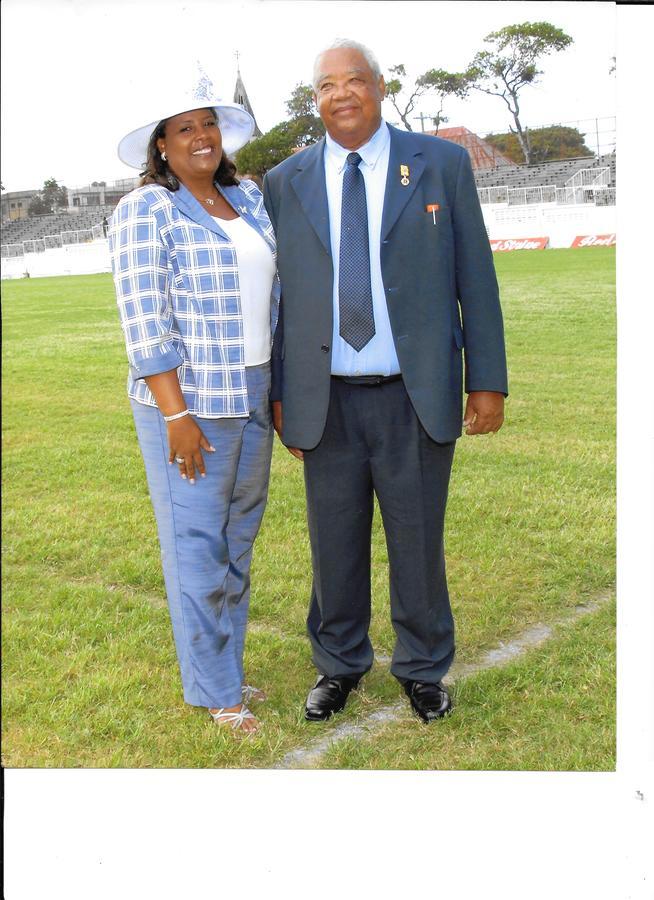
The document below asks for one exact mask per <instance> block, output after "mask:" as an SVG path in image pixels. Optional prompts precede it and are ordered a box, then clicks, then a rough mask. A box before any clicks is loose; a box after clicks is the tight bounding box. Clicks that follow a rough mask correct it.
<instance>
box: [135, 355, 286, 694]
mask: <svg viewBox="0 0 654 900" xmlns="http://www.w3.org/2000/svg"><path fill="white" fill-rule="evenodd" d="M247 381H248V401H249V407H250V415H249V416H248V417H241V418H223V419H197V420H196V421H197V423H198V425H199V426H200V428H201V429H202V431H203V432H204V434H205V436H206V437H207V439H208V440H209V442H210V443H211V445H212V446H213V447H215V448H216V452H215V453H208V452H205V451H202V452H203V456H204V461H205V466H206V473H207V474H206V478H201V477H200V476H199V475H197V474H196V479H195V484H190V483H189V482H188V480H184V479H182V478H181V476H180V474H179V469H178V467H177V466H176V465H174V464H173V465H172V466H171V465H169V464H168V455H169V453H168V439H167V433H166V424H165V422H164V421H163V418H162V416H161V414H160V412H159V410H158V409H156V408H155V407H152V406H145V405H144V404H142V403H137V402H136V401H134V400H132V410H133V414H134V422H135V424H136V433H137V435H138V440H139V445H140V447H141V453H142V454H143V461H144V463H145V471H146V475H147V479H148V487H149V490H150V497H151V499H152V505H153V507H154V513H155V517H156V520H157V529H158V532H159V543H160V546H161V560H162V563H163V574H164V581H165V584H166V593H167V595H168V607H169V610H170V617H171V620H172V626H173V636H174V639H175V647H176V650H177V657H178V660H179V667H180V671H181V675H182V685H183V688H184V700H185V701H186V702H187V703H190V704H192V705H194V706H206V707H208V708H213V707H224V706H236V705H237V704H238V703H240V702H241V685H242V684H243V683H244V678H243V647H244V643H245V629H246V625H247V616H248V606H249V600H250V562H251V559H252V546H253V543H254V539H255V537H256V536H257V532H258V531H259V526H260V525H261V519H262V517H263V511H264V508H265V505H266V498H267V495H268V479H269V474H270V458H271V453H272V438H273V430H272V423H271V417H270V405H269V393H270V365H269V364H268V363H266V364H264V365H261V366H252V367H249V368H248V369H247Z"/></svg>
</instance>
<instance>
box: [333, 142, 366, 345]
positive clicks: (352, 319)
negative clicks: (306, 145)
mask: <svg viewBox="0 0 654 900" xmlns="http://www.w3.org/2000/svg"><path fill="white" fill-rule="evenodd" d="M360 162H361V157H360V156H359V154H358V153H350V154H349V155H348V157H347V165H346V167H345V172H344V173H343V204H342V207H341V248H340V254H339V276H338V300H339V319H340V323H339V334H340V335H341V337H342V338H343V340H344V341H347V343H348V344H350V346H351V347H354V349H355V350H356V351H357V352H358V351H359V350H361V349H362V348H363V347H365V346H366V344H367V343H368V341H369V340H370V339H371V338H372V337H374V334H375V319H374V316H373V312H372V289H371V287H370V246H369V243H368V206H367V204H366V185H365V183H364V180H363V175H362V174H361V171H360V169H359V163H360Z"/></svg>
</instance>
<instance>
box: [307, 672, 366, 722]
mask: <svg viewBox="0 0 654 900" xmlns="http://www.w3.org/2000/svg"><path fill="white" fill-rule="evenodd" d="M360 679H361V676H355V677H347V676H345V675H342V676H341V677H340V678H329V677H328V676H327V675H320V676H318V680H317V681H316V683H315V685H314V686H313V687H312V689H311V690H310V691H309V696H308V697H307V705H306V707H305V710H304V718H305V719H307V721H309V722H324V721H325V719H328V718H329V717H330V716H331V715H333V714H334V713H336V712H340V711H341V710H342V709H343V707H344V706H345V701H346V700H347V698H348V695H349V693H350V691H352V690H354V688H355V687H356V686H357V685H358V683H359V681H360Z"/></svg>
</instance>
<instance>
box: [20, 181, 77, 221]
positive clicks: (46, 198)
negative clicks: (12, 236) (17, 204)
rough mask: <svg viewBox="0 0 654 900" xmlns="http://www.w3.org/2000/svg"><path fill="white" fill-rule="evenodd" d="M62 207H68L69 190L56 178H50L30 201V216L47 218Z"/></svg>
mask: <svg viewBox="0 0 654 900" xmlns="http://www.w3.org/2000/svg"><path fill="white" fill-rule="evenodd" d="M62 206H68V190H67V189H66V188H65V187H64V186H63V185H60V184H59V183H58V182H57V180H56V179H55V178H48V179H47V180H46V181H44V182H43V187H42V188H41V190H40V191H39V193H38V194H35V196H34V197H33V198H32V200H31V201H30V205H29V210H28V211H29V214H30V216H47V215H48V214H49V213H54V212H57V210H58V209H59V208H60V207H62Z"/></svg>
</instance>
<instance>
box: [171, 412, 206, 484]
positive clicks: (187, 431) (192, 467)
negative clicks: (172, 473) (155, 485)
mask: <svg viewBox="0 0 654 900" xmlns="http://www.w3.org/2000/svg"><path fill="white" fill-rule="evenodd" d="M166 428H167V430H168V447H169V448H170V455H169V457H168V462H169V463H171V465H172V463H174V462H175V463H177V465H178V466H179V474H180V475H181V476H182V478H188V480H189V482H190V483H191V484H195V472H196V470H197V471H198V472H199V473H200V475H201V476H202V478H204V477H205V476H206V471H205V467H204V457H203V456H202V450H206V451H207V452H208V453H215V451H216V448H215V447H212V446H211V444H210V443H209V441H208V440H207V439H206V437H205V436H204V433H203V432H202V429H201V428H200V426H199V425H198V424H197V422H196V421H195V419H193V418H192V417H191V416H183V417H182V418H181V419H175V420H174V421H172V422H167V423H166Z"/></svg>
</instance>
